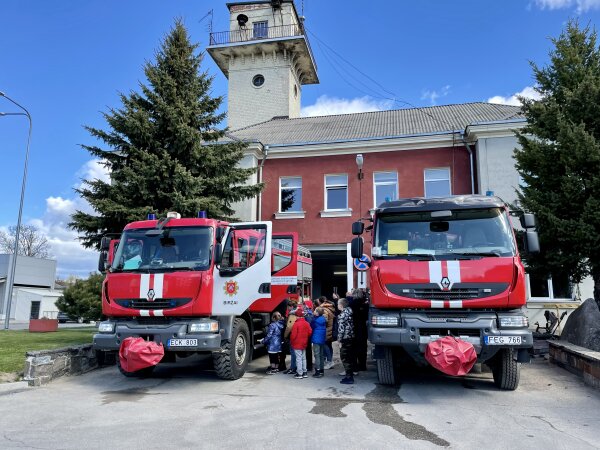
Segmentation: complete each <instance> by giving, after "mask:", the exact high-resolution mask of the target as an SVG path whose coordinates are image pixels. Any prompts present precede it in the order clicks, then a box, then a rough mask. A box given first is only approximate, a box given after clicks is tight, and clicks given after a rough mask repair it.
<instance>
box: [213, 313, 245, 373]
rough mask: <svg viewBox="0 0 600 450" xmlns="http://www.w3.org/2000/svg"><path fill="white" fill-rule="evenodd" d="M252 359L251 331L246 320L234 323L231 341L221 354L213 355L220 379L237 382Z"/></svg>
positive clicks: (224, 345)
mask: <svg viewBox="0 0 600 450" xmlns="http://www.w3.org/2000/svg"><path fill="white" fill-rule="evenodd" d="M251 357H252V346H251V342H250V331H249V330H248V324H247V323H246V321H245V320H244V319H235V320H234V321H233V330H232V332H231V340H230V341H228V342H226V343H225V344H223V351H222V352H221V353H213V363H214V366H215V371H216V372H217V376H218V377H219V378H223V379H224V380H237V379H238V378H240V377H242V376H243V375H244V372H246V367H247V366H248V363H249V362H250V358H251Z"/></svg>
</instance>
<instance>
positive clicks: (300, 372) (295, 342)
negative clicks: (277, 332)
mask: <svg viewBox="0 0 600 450" xmlns="http://www.w3.org/2000/svg"><path fill="white" fill-rule="evenodd" d="M293 313H294V314H295V315H296V321H295V322H294V326H293V327H292V333H291V335H290V346H291V347H292V350H293V352H294V356H295V357H296V375H295V376H294V378H297V379H300V378H307V377H308V374H307V369H306V346H307V345H308V341H309V339H310V335H311V334H312V328H311V327H310V324H309V323H308V322H307V321H306V320H305V319H304V310H303V309H302V306H298V308H296V310H295V311H294V312H293Z"/></svg>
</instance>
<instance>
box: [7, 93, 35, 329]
mask: <svg viewBox="0 0 600 450" xmlns="http://www.w3.org/2000/svg"><path fill="white" fill-rule="evenodd" d="M0 97H4V98H5V99H6V100H8V101H9V102H11V103H12V104H13V105H15V106H17V107H19V108H20V109H22V110H23V111H24V112H23V113H4V114H2V115H4V116H17V115H24V116H27V119H29V133H28V135H27V147H26V149H25V165H24V167H23V180H22V182H21V200H20V203H19V216H18V218H17V229H16V231H15V246H14V250H13V257H12V259H11V264H10V272H9V275H8V284H7V285H6V297H5V298H6V302H5V304H6V307H5V308H4V309H5V314H6V316H5V317H4V329H5V330H8V327H9V324H10V309H11V305H12V293H13V286H14V284H15V270H16V267H17V255H18V254H19V237H20V234H21V219H22V217H23V202H24V200H25V186H26V184H27V163H28V161H29V144H30V143H31V129H32V127H33V124H32V121H31V114H29V111H27V109H26V108H25V107H24V106H22V105H20V104H19V103H17V102H16V101H14V100H13V99H12V98H10V97H8V96H7V95H6V94H5V93H4V92H2V91H0Z"/></svg>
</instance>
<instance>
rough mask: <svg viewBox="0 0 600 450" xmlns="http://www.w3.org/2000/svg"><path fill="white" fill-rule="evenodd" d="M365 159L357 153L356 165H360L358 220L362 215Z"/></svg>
mask: <svg viewBox="0 0 600 450" xmlns="http://www.w3.org/2000/svg"><path fill="white" fill-rule="evenodd" d="M364 162H365V159H364V158H363V155H362V154H360V153H359V154H358V155H356V165H357V166H358V208H359V211H358V220H360V219H361V217H362V180H363V178H364V177H365V174H364V173H363V171H362V168H363V163H364Z"/></svg>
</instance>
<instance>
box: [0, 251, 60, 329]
mask: <svg viewBox="0 0 600 450" xmlns="http://www.w3.org/2000/svg"><path fill="white" fill-rule="evenodd" d="M12 258H13V255H10V254H3V255H0V318H1V319H2V320H4V318H5V317H6V312H7V309H8V308H7V305H8V293H7V279H8V273H9V270H10V267H11V261H12ZM55 280H56V261H55V260H53V259H42V258H32V257H29V256H18V257H17V262H16V268H15V282H14V287H13V292H12V299H11V300H12V305H11V308H10V318H11V320H16V321H21V322H24V321H28V320H29V319H39V318H42V317H48V318H54V319H55V318H56V315H57V314H58V308H57V307H56V305H55V302H56V300H58V297H60V296H61V295H62V294H61V293H60V292H59V291H57V290H55V289H54V287H55V286H54V283H55Z"/></svg>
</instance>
